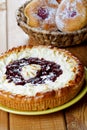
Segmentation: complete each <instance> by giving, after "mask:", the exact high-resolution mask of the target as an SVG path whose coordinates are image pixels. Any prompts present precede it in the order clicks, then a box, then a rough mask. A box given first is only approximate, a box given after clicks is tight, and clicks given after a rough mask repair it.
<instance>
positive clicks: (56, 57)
mask: <svg viewBox="0 0 87 130" xmlns="http://www.w3.org/2000/svg"><path fill="white" fill-rule="evenodd" d="M24 57H38V58H44V59H45V60H48V61H53V62H55V63H57V64H59V65H60V66H61V69H62V70H63V74H61V75H60V76H59V77H58V78H57V79H56V81H55V82H52V81H50V80H46V82H45V84H36V85H34V84H31V83H26V84H25V85H24V86H22V85H15V84H14V83H13V82H10V83H8V80H7V79H6V75H5V72H6V65H8V64H9V63H10V62H11V61H14V60H18V59H22V58H24ZM28 67H29V66H28ZM28 67H25V68H24V70H23V71H22V75H23V76H24V77H25V78H28V77H27V76H26V73H27V69H29V68H28ZM33 67H34V69H35V66H33ZM77 67H78V65H77V63H76V61H75V60H74V59H73V58H71V59H69V57H68V56H66V55H65V54H64V53H60V52H58V51H55V49H49V48H42V47H40V46H39V47H38V48H35V47H33V48H32V49H31V50H30V49H29V50H28V49H25V50H23V51H22V52H18V53H17V54H14V53H12V54H11V55H10V56H8V57H6V58H4V60H0V90H5V91H8V92H11V93H12V94H14V95H15V94H21V95H27V96H35V95H36V93H37V92H43V93H44V92H47V91H51V90H57V89H59V88H62V87H64V86H65V85H67V84H68V82H69V81H70V80H73V79H74V78H75V73H77V72H78V68H77ZM31 68H32V67H31ZM74 68H76V72H75V73H74V72H73V69H74ZM34 69H31V71H30V72H32V71H33V74H34V75H35V74H36V71H37V70H38V69H40V66H39V65H36V69H35V70H34ZM24 71H25V72H24ZM29 74H30V73H29V71H28V76H29ZM31 77H32V75H31ZM43 78H45V77H43Z"/></svg>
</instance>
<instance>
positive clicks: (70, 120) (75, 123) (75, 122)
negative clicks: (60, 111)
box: [65, 95, 87, 130]
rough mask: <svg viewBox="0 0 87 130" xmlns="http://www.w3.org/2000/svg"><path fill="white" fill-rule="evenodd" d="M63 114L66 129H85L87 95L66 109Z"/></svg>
mask: <svg viewBox="0 0 87 130" xmlns="http://www.w3.org/2000/svg"><path fill="white" fill-rule="evenodd" d="M65 115H66V122H67V129H68V130H87V95H85V96H84V98H82V99H81V100H80V101H79V102H78V103H77V104H75V105H73V106H72V107H70V108H68V109H66V114H65Z"/></svg>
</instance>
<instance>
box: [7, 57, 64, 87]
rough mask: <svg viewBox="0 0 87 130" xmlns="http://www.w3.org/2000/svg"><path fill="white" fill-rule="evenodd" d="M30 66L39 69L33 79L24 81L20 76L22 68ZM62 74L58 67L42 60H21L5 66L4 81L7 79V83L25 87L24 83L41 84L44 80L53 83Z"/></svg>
mask: <svg viewBox="0 0 87 130" xmlns="http://www.w3.org/2000/svg"><path fill="white" fill-rule="evenodd" d="M31 64H35V65H40V66H41V69H40V70H37V73H36V76H35V77H33V78H29V79H28V80H25V79H24V78H23V76H22V75H21V71H22V67H23V66H26V65H31ZM62 73H63V71H62V70H61V69H60V65H58V64H56V63H54V62H51V61H46V60H45V59H43V58H42V59H39V58H31V57H30V58H23V59H20V60H16V61H14V62H12V63H10V64H9V65H7V66H6V79H8V82H12V81H13V82H14V83H15V84H16V85H25V84H26V83H31V84H43V83H45V81H46V80H51V81H53V82H54V81H55V80H56V78H57V77H59V76H60V75H61V74H62Z"/></svg>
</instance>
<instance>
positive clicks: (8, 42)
mask: <svg viewBox="0 0 87 130" xmlns="http://www.w3.org/2000/svg"><path fill="white" fill-rule="evenodd" d="M25 1H26V0H0V53H2V52H5V51H6V50H8V49H9V48H12V47H14V46H18V45H23V44H26V43H27V42H28V36H27V35H26V34H25V33H24V32H23V31H22V30H21V29H20V28H19V27H18V26H17V23H16V10H17V8H18V7H19V6H20V5H21V4H23V3H24V2H25ZM66 49H68V50H70V51H71V52H72V53H73V54H75V55H76V56H77V57H78V58H79V59H80V60H81V61H82V62H83V64H84V65H85V66H87V44H86V42H85V43H84V44H83V45H80V46H75V47H70V48H66ZM25 129H26V130H66V129H67V130H87V94H86V95H85V96H84V97H83V98H82V99H81V100H80V101H79V102H78V103H76V104H75V105H73V106H71V107H69V108H67V109H65V110H62V111H59V112H56V113H53V114H48V115H40V116H21V115H15V114H11V113H7V112H4V111H0V130H25Z"/></svg>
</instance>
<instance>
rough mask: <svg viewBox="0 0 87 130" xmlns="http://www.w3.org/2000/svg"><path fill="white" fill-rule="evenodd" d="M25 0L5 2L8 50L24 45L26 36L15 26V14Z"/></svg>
mask: <svg viewBox="0 0 87 130" xmlns="http://www.w3.org/2000/svg"><path fill="white" fill-rule="evenodd" d="M25 1H26V0H7V19H8V21H7V23H8V48H12V47H16V46H20V45H24V44H26V43H27V41H28V36H27V35H26V34H25V33H24V32H23V31H22V30H21V29H20V28H19V27H18V26H17V22H16V13H17V9H18V7H20V6H21V5H22V4H23V3H24V2H25Z"/></svg>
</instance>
